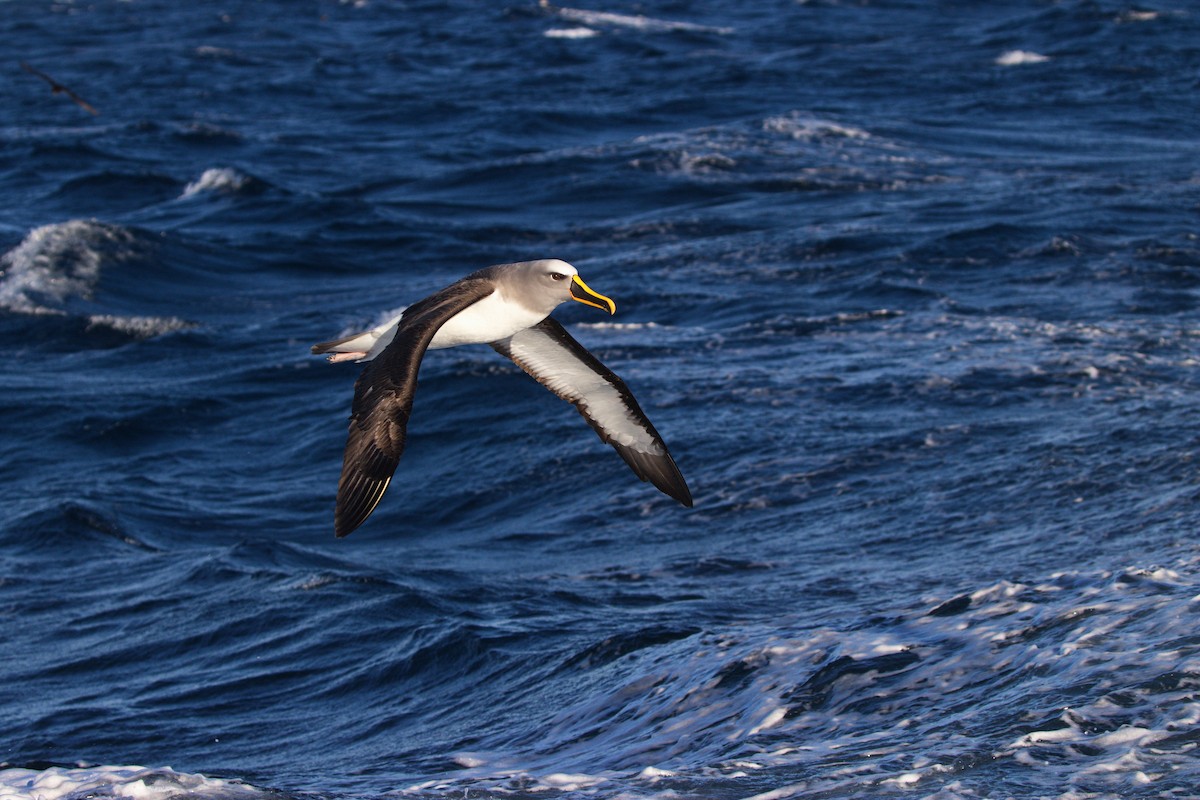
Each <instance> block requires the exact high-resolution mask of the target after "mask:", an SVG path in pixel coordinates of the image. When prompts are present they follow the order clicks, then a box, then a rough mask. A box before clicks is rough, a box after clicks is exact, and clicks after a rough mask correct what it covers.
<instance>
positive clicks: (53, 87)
mask: <svg viewBox="0 0 1200 800" xmlns="http://www.w3.org/2000/svg"><path fill="white" fill-rule="evenodd" d="M21 69H23V70H25V71H26V72H28V73H29V74H30V75H36V76H37V77H39V78H41V79H42V80H44V81H45V82H46V83H48V84H50V91H51V92H53V93H54V94H65V95H66V96H67V97H69V98H71V99H72V100H74V101H75V102H76V103H78V104H79V107H80V108H82V109H83V110H84V111H86V112H88V113H89V114H99V113H100V112H99V111H97V110H96V108H95V106H93V105H92V104H91V103H89V102H87V101H86V100H84V99H83V98H82V97H80V96H79V95H77V94H75V93H74V92H72V91H71V90H70V89H68V88H67V87H65V86H63V85H62V84H61V83H59V82H58V81H56V80H54V78H51V77H50V76H49V75H47V74H46V73H44V72H42V71H41V70H38V69H34V68H33V67H31V66H29V64H27V63H25V62H24V61H22V62H21Z"/></svg>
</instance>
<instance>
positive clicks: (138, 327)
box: [88, 314, 196, 339]
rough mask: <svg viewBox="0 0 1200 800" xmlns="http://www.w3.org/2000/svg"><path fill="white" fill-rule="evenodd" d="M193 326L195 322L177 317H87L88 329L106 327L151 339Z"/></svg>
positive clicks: (137, 337)
mask: <svg viewBox="0 0 1200 800" xmlns="http://www.w3.org/2000/svg"><path fill="white" fill-rule="evenodd" d="M194 327H196V325H195V323H193V322H188V321H187V320H186V319H180V318H179V317H139V316H130V317H122V316H116V315H113V314H92V315H91V316H89V317H88V330H94V329H96V328H108V329H109V330H113V331H116V332H117V333H122V334H125V335H126V336H131V337H133V338H134V339H152V338H154V337H155V336H162V335H163V334H166V333H174V332H175V331H185V330H189V329H191V328H194Z"/></svg>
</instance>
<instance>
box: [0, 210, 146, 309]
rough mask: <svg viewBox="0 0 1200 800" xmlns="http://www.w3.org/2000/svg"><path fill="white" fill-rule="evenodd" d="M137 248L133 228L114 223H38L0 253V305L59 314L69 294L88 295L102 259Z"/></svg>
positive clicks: (112, 258)
mask: <svg viewBox="0 0 1200 800" xmlns="http://www.w3.org/2000/svg"><path fill="white" fill-rule="evenodd" d="M137 251H138V243H137V239H136V237H135V236H134V235H133V233H132V232H131V231H129V230H127V229H125V228H122V227H120V226H117V225H106V224H104V223H102V222H97V221H96V220H69V221H67V222H60V223H56V224H53V225H43V226H42V227H40V228H36V229H34V230H33V231H31V232H30V233H29V234H28V235H27V236H26V237H25V239H24V240H23V241H22V242H21V243H20V244H19V245H17V246H16V247H14V248H13V249H12V250H9V251H8V252H7V253H5V254H4V255H2V256H0V308H5V309H7V310H9V311H17V312H21V313H27V314H63V313H65V312H64V311H63V310H62V308H61V306H62V304H63V302H64V301H66V300H67V299H68V298H71V297H80V298H83V299H88V298H90V297H91V296H92V292H93V291H94V290H95V288H96V284H97V282H98V281H99V280H100V271H101V265H102V264H104V263H105V262H107V261H119V260H122V259H127V258H130V257H132V256H133V255H134V254H136V253H137Z"/></svg>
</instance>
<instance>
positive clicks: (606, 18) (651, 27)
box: [541, 0, 733, 34]
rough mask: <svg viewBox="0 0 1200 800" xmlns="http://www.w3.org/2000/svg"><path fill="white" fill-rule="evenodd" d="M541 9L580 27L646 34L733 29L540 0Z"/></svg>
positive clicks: (728, 31)
mask: <svg viewBox="0 0 1200 800" xmlns="http://www.w3.org/2000/svg"><path fill="white" fill-rule="evenodd" d="M541 7H542V8H543V9H545V10H547V11H549V12H551V13H552V14H555V15H556V16H559V17H561V18H563V19H565V20H569V21H571V22H578V23H580V24H582V25H587V26H596V25H611V26H615V27H620V28H631V29H633V30H638V31H645V32H648V33H671V32H676V31H688V32H692V33H716V34H728V33H732V32H733V28H728V27H718V26H712V25H699V24H697V23H694V22H677V21H673V20H665V19H655V18H653V17H646V16H643V15H641V14H616V13H613V12H611V11H587V10H585V9H582V8H564V7H562V6H555V5H552V4H551V3H550V2H549V0H541Z"/></svg>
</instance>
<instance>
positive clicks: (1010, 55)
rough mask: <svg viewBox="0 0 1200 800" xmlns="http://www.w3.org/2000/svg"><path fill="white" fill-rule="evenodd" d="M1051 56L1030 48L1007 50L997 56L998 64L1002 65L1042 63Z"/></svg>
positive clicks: (1014, 65)
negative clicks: (1035, 51)
mask: <svg viewBox="0 0 1200 800" xmlns="http://www.w3.org/2000/svg"><path fill="white" fill-rule="evenodd" d="M1049 60H1050V56H1044V55H1042V54H1041V53H1034V52H1032V51H1030V50H1007V51H1005V52H1003V53H1001V54H1000V55H998V56H996V64H997V66H1001V67H1017V66H1021V65H1022V64H1041V63H1043V62H1046V61H1049Z"/></svg>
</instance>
